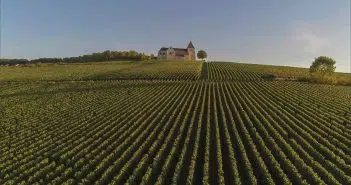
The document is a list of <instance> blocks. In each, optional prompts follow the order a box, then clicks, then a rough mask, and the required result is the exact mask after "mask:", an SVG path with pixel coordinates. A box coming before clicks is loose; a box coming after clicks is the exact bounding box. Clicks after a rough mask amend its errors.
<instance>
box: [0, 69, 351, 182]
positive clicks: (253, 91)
mask: <svg viewBox="0 0 351 185" xmlns="http://www.w3.org/2000/svg"><path fill="white" fill-rule="evenodd" d="M94 65H99V64H94ZM100 65H102V66H104V65H112V64H104V63H102V64H100ZM115 65H120V64H115ZM131 65H138V66H142V65H145V67H141V68H135V67H128V65H126V64H125V65H123V66H124V67H125V68H123V69H125V70H122V69H120V68H118V67H116V68H112V69H111V68H106V70H105V71H104V70H102V69H103V68H104V67H101V66H100V67H97V72H96V73H95V74H94V70H93V69H92V70H90V71H89V70H88V72H87V71H79V69H80V68H78V69H75V73H70V74H75V75H73V76H74V77H73V78H72V79H71V81H67V80H68V79H70V78H69V76H64V75H62V74H61V76H59V75H57V74H43V76H44V77H45V78H44V80H43V79H41V80H40V75H38V74H34V72H33V73H30V74H24V73H20V72H16V71H15V69H11V70H13V71H15V74H14V75H13V76H15V77H13V78H12V79H11V78H10V77H9V75H7V76H5V75H3V79H5V80H4V81H5V82H0V126H1V127H0V138H1V139H0V184H43V185H48V184H145V185H147V184H179V185H184V184H204V185H206V184H294V185H295V184H340V185H341V184H351V147H350V146H351V87H347V86H330V85H318V84H308V83H300V82H289V81H267V80H263V79H262V74H264V73H265V72H267V70H272V71H274V70H277V69H268V67H264V68H265V69H263V70H262V72H259V71H258V68H257V66H250V65H245V64H230V63H215V62H213V63H203V64H202V63H198V64H194V63H193V64H190V63H187V62H185V63H179V64H174V63H173V62H170V63H169V64H160V65H163V66H159V67H156V68H155V69H152V68H153V67H152V66H157V63H151V64H131ZM150 65H151V66H150ZM165 66H167V67H168V68H167V67H165ZM66 67H68V66H66ZM69 67H72V66H69ZM105 67H106V66H105ZM72 68H73V67H72ZM128 68H129V69H130V71H131V72H130V74H129V76H128ZM0 69H1V70H3V71H8V70H10V69H8V67H7V68H6V67H4V68H1V67H0ZM99 69H101V71H99ZM107 69H108V70H107ZM158 69H160V72H159V73H157V72H156V71H157V70H158ZM287 69H288V68H284V69H282V70H283V71H284V70H287ZM19 70H22V69H19ZM23 70H37V69H34V67H33V69H27V68H26V69H23ZM289 70H290V69H289ZM114 71H115V72H116V73H114ZM118 72H119V73H118ZM284 73H286V72H284ZM300 73H301V74H302V73H303V72H301V71H299V70H297V71H295V70H292V71H291V74H293V75H298V74H300ZM65 74H68V72H66V73H65ZM101 74H103V75H101ZM289 75H290V74H289ZM0 76H1V74H0ZM26 78H27V79H26ZM73 79H76V81H75V80H73ZM93 79H98V80H93ZM45 80H47V81H45ZM51 80H57V81H51Z"/></svg>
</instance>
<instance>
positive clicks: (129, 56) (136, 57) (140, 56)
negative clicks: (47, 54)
mask: <svg viewBox="0 0 351 185" xmlns="http://www.w3.org/2000/svg"><path fill="white" fill-rule="evenodd" d="M151 59H153V55H147V54H145V53H138V52H136V51H133V50H132V51H110V50H106V51H103V52H97V53H92V54H86V55H82V56H78V57H65V58H38V59H33V60H27V59H0V65H16V64H37V63H85V62H102V61H120V60H122V61H123V60H129V61H143V60H151Z"/></svg>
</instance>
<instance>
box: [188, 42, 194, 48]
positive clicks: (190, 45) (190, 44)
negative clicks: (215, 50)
mask: <svg viewBox="0 0 351 185" xmlns="http://www.w3.org/2000/svg"><path fill="white" fill-rule="evenodd" d="M187 48H193V49H195V47H194V45H193V43H192V42H191V41H190V42H189V44H188V47H187Z"/></svg>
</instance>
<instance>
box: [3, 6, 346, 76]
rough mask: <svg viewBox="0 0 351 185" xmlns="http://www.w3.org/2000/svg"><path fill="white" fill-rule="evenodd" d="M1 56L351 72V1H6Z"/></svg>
mask: <svg viewBox="0 0 351 185" xmlns="http://www.w3.org/2000/svg"><path fill="white" fill-rule="evenodd" d="M0 1H1V9H0V11H1V12H0V15H1V18H0V20H1V23H0V30H1V32H0V33H1V35H0V36H1V41H0V43H1V57H2V58H29V59H33V58H39V57H68V56H79V55H83V54H89V53H93V52H102V51H104V50H136V51H138V52H144V53H149V54H151V53H153V54H157V51H158V50H159V49H160V48H161V47H169V46H172V47H186V46H187V44H188V42H189V41H190V40H191V41H192V42H193V43H194V46H195V48H196V49H203V50H205V51H206V52H207V53H208V56H209V57H208V60H214V61H235V62H245V63H258V64H271V65H286V66H297V67H309V66H310V64H311V63H312V61H313V59H314V58H316V57H318V56H321V55H326V56H331V57H333V58H334V59H335V60H336V71H340V72H351V69H350V68H351V62H350V61H351V59H350V50H351V48H350V6H351V5H350V0H264V1H263V0H216V1H214V0H176V1H168V0H148V1H146V0H128V1H116V0H99V1H97V0H30V1H29V0H0Z"/></svg>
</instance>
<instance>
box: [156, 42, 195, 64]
mask: <svg viewBox="0 0 351 185" xmlns="http://www.w3.org/2000/svg"><path fill="white" fill-rule="evenodd" d="M157 57H158V59H160V60H193V61H195V60H196V57H195V47H194V45H193V43H192V42H191V41H190V42H189V44H188V47H187V48H172V47H169V48H166V47H163V48H161V49H160V50H159V51H158V55H157Z"/></svg>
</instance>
